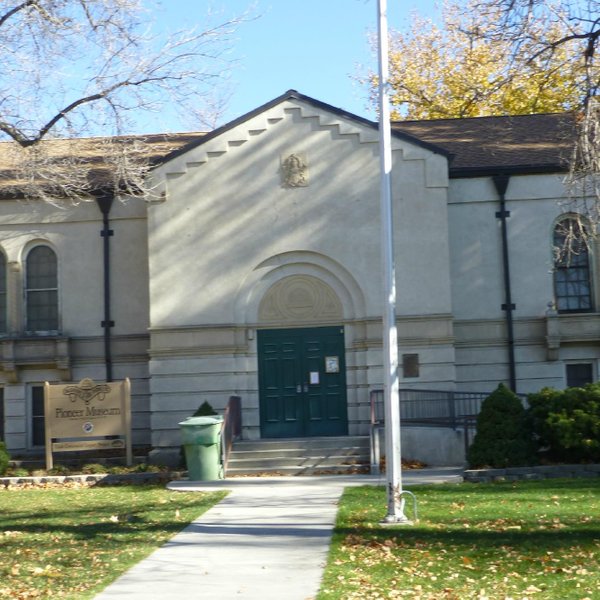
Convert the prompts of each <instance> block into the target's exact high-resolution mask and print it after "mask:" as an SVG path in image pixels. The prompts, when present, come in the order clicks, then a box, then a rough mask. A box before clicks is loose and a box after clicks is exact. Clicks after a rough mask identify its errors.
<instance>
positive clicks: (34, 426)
mask: <svg viewBox="0 0 600 600" xmlns="http://www.w3.org/2000/svg"><path fill="white" fill-rule="evenodd" d="M31 443H32V445H33V446H43V445H44V444H45V443H46V432H45V423H44V388H43V386H41V385H36V386H34V387H32V388H31Z"/></svg>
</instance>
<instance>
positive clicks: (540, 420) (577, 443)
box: [528, 383, 600, 462]
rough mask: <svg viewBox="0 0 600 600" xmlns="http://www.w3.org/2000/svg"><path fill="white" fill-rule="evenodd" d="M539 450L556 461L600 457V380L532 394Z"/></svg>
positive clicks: (531, 409) (531, 418)
mask: <svg viewBox="0 0 600 600" xmlns="http://www.w3.org/2000/svg"><path fill="white" fill-rule="evenodd" d="M528 400H529V418H530V420H531V426H532V429H533V432H534V434H535V436H536V441H537V444H538V447H539V449H540V451H541V452H542V453H543V454H544V455H545V456H547V458H548V460H550V461H554V462H597V461H600V383H590V384H588V385H586V386H584V387H582V388H567V389H566V390H562V391H561V390H555V389H552V388H544V389H543V390H541V391H540V392H538V393H537V394H530V395H529V398H528Z"/></svg>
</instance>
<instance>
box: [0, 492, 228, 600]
mask: <svg viewBox="0 0 600 600" xmlns="http://www.w3.org/2000/svg"><path fill="white" fill-rule="evenodd" d="M224 496H225V492H216V493H210V494H208V493H206V494H203V493H197V492H194V493H181V492H169V491H167V490H165V489H164V486H160V487H159V486H119V487H92V488H76V489H70V488H68V489H65V488H52V489H43V488H29V489H14V490H5V489H2V491H0V598H10V599H11V600H15V599H25V598H28V599H29V598H36V597H39V598H48V597H52V598H71V599H77V600H82V599H85V598H91V597H92V596H93V595H94V594H95V593H97V592H98V591H100V590H102V589H103V588H104V587H105V586H106V585H108V583H110V582H111V581H113V580H114V579H115V578H116V577H117V576H118V575H120V574H121V573H123V572H124V571H125V570H126V569H127V568H129V567H130V566H132V565H133V564H135V563H137V562H138V561H139V560H140V559H142V558H143V557H145V556H147V555H148V554H150V552H151V551H152V550H154V549H155V548H157V547H158V546H160V545H162V544H163V543H164V542H165V541H166V540H168V539H169V538H170V537H172V536H173V535H174V534H175V533H177V532H178V531H180V530H181V529H183V528H184V527H185V526H186V525H187V524H188V523H189V522H190V521H192V520H194V519H195V518H196V517H198V516H199V515H200V514H202V513H203V512H204V511H206V510H207V509H208V508H210V507H211V506H213V505H214V504H215V503H216V502H218V501H219V500H220V499H222V498H223V497H224Z"/></svg>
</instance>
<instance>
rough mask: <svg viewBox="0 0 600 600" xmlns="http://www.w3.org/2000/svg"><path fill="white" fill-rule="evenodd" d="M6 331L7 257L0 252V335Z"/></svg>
mask: <svg viewBox="0 0 600 600" xmlns="http://www.w3.org/2000/svg"><path fill="white" fill-rule="evenodd" d="M6 331H7V326H6V256H4V254H3V253H2V252H0V333H6Z"/></svg>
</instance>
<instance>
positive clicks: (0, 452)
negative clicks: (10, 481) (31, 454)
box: [0, 440, 10, 477]
mask: <svg viewBox="0 0 600 600" xmlns="http://www.w3.org/2000/svg"><path fill="white" fill-rule="evenodd" d="M9 461H10V455H9V454H8V450H7V449H6V444H5V443H4V442H3V441H1V440H0V477H2V476H3V475H4V474H5V473H6V471H7V470H8V463H9Z"/></svg>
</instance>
